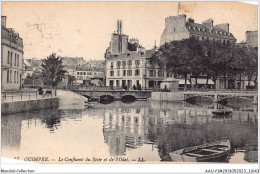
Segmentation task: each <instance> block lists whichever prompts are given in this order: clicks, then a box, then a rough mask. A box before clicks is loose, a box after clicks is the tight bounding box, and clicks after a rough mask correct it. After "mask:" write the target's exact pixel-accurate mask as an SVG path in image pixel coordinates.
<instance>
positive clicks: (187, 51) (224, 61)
mask: <svg viewBox="0 0 260 174" xmlns="http://www.w3.org/2000/svg"><path fill="white" fill-rule="evenodd" d="M150 64H151V65H152V66H156V65H158V67H159V68H160V69H164V70H166V71H167V73H168V74H175V75H181V76H182V77H184V78H185V88H186V80H187V75H188V74H191V75H192V76H194V77H195V79H196V84H197V77H198V76H200V75H204V76H206V77H207V79H212V80H213V81H214V82H215V84H216V80H217V79H218V78H223V79H224V87H225V88H227V84H226V79H227V78H231V79H233V80H236V78H237V77H239V78H240V81H241V78H242V76H246V77H247V78H248V80H249V81H250V80H251V79H253V78H254V81H255V84H256V82H257V50H255V49H254V48H251V47H245V46H239V45H230V44H224V43H220V42H211V41H207V40H205V41H201V40H197V39H196V38H195V37H191V38H188V39H183V40H180V41H172V42H169V43H165V44H164V45H162V46H161V47H160V48H159V49H158V51H157V52H156V53H155V54H153V55H152V56H151V58H150ZM196 84H195V86H196Z"/></svg>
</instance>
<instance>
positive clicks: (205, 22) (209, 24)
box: [202, 19, 213, 30]
mask: <svg viewBox="0 0 260 174" xmlns="http://www.w3.org/2000/svg"><path fill="white" fill-rule="evenodd" d="M202 24H203V25H205V26H206V27H208V28H209V29H211V30H212V29H213V20H212V19H208V20H206V21H204V22H202Z"/></svg>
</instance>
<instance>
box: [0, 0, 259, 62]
mask: <svg viewBox="0 0 260 174" xmlns="http://www.w3.org/2000/svg"><path fill="white" fill-rule="evenodd" d="M180 8H181V9H180V14H186V15H187V19H188V18H189V17H191V18H193V19H194V20H195V23H202V21H205V20H207V19H208V18H212V19H213V21H214V25H215V24H220V23H229V24H230V32H231V33H232V34H233V35H234V36H235V37H236V38H237V42H241V41H243V40H245V32H246V31H251V30H252V31H255V30H257V29H258V9H257V5H252V4H246V3H241V2H223V1H222V2H195V1H193V2H180ZM177 9H178V2H177V1H175V2H75V1H74V2H73V1H72V2H65V1H64V2H62V1H60V2H40V1H37V2H17V1H16V2H15V1H13V2H11V1H9V2H2V16H7V22H6V23H7V28H14V29H15V31H16V32H18V33H19V35H20V37H21V38H22V39H23V42H24V58H25V59H28V58H33V57H34V58H37V59H42V58H46V57H47V56H48V55H50V54H51V53H57V55H60V56H67V57H83V58H84V59H85V60H95V59H96V60H104V53H105V50H106V48H107V47H108V46H109V42H110V40H111V34H112V33H113V32H114V31H116V23H117V19H121V20H123V33H124V34H127V35H129V38H138V39H139V43H140V44H141V45H142V46H144V47H145V48H146V49H147V50H148V49H151V48H152V47H153V46H154V44H155V41H156V45H157V46H158V45H159V43H160V36H161V34H162V32H163V30H164V27H165V18H166V17H169V16H176V15H177Z"/></svg>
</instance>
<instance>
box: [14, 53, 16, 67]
mask: <svg viewBox="0 0 260 174" xmlns="http://www.w3.org/2000/svg"><path fill="white" fill-rule="evenodd" d="M16 61H17V60H16V54H14V66H16Z"/></svg>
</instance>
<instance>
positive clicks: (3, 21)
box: [1, 16, 6, 27]
mask: <svg viewBox="0 0 260 174" xmlns="http://www.w3.org/2000/svg"><path fill="white" fill-rule="evenodd" d="M1 26H2V27H6V16H1Z"/></svg>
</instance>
